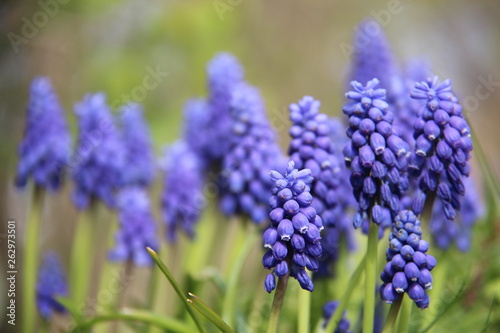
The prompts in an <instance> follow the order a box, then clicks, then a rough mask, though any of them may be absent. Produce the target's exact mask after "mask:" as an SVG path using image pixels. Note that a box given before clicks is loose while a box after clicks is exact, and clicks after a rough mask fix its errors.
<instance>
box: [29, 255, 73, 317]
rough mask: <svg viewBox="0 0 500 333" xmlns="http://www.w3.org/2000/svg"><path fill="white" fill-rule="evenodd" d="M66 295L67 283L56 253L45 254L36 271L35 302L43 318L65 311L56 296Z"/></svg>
mask: <svg viewBox="0 0 500 333" xmlns="http://www.w3.org/2000/svg"><path fill="white" fill-rule="evenodd" d="M61 296H62V297H64V296H68V283H67V281H66V275H65V274H64V271H63V268H62V266H61V262H60V261H59V257H58V256H57V254H55V253H53V252H49V253H47V254H45V256H44V258H43V261H42V264H41V266H40V268H39V271H38V281H37V285H36V303H37V307H38V312H39V313H40V316H41V317H42V318H43V319H44V320H49V319H50V317H51V316H52V314H53V313H54V312H65V311H66V309H65V308H64V306H63V305H62V304H61V303H59V302H58V301H57V300H56V297H61Z"/></svg>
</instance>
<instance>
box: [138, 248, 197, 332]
mask: <svg viewBox="0 0 500 333" xmlns="http://www.w3.org/2000/svg"><path fill="white" fill-rule="evenodd" d="M146 250H147V251H148V253H149V255H150V256H151V258H153V260H154V262H155V263H156V265H157V266H158V268H160V270H161V271H162V273H163V275H165V277H166V278H167V280H168V282H170V284H171V285H172V287H173V288H174V290H175V292H176V293H177V295H178V296H179V298H180V299H181V301H182V303H183V304H184V305H185V307H186V310H187V311H188V313H189V315H190V316H191V318H193V321H194V323H195V325H196V327H197V328H198V331H199V332H200V333H204V330H203V327H202V326H201V324H200V322H199V321H198V319H197V318H196V315H195V313H194V312H193V309H191V307H190V306H189V304H188V302H187V300H186V297H187V295H186V294H185V293H184V292H183V291H182V290H181V288H180V287H179V284H178V283H177V282H176V281H175V279H174V277H173V276H172V274H171V273H170V271H169V270H168V268H167V266H165V264H164V263H163V261H161V259H160V257H158V254H157V253H156V252H155V251H154V250H153V249H151V248H150V247H147V248H146Z"/></svg>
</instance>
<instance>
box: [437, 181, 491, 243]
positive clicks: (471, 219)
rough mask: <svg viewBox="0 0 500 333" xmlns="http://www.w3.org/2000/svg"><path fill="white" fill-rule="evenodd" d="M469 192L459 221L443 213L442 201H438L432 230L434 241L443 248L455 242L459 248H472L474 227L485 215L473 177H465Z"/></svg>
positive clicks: (464, 198)
mask: <svg viewBox="0 0 500 333" xmlns="http://www.w3.org/2000/svg"><path fill="white" fill-rule="evenodd" d="M464 185H465V187H466V188H467V192H465V195H464V197H463V199H462V210H461V211H460V214H459V215H458V218H457V221H451V220H448V219H447V218H446V216H445V215H444V213H443V207H442V206H443V205H442V203H441V201H439V200H438V201H436V202H435V203H434V207H433V213H432V218H431V223H430V232H431V235H432V238H433V239H434V242H435V243H436V245H437V246H439V247H440V248H441V249H443V250H447V249H448V248H449V247H450V246H451V245H452V244H453V243H455V245H456V247H457V248H458V250H460V251H462V252H467V251H468V250H469V248H470V243H471V237H472V227H473V226H474V224H475V223H476V221H477V220H479V219H480V218H481V217H483V216H484V204H483V201H482V200H481V198H480V197H479V193H478V191H477V188H476V184H475V182H474V180H473V179H472V178H466V179H464Z"/></svg>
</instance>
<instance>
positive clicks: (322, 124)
mask: <svg viewBox="0 0 500 333" xmlns="http://www.w3.org/2000/svg"><path fill="white" fill-rule="evenodd" d="M319 108H320V102H319V101H317V100H315V99H314V98H312V97H310V96H305V97H304V98H302V99H301V100H300V101H299V102H298V103H297V104H295V103H294V104H291V105H290V107H289V110H290V120H291V121H292V127H291V128H290V136H291V137H292V140H291V142H290V147H289V148H288V154H289V155H290V159H291V160H292V161H294V162H295V167H296V168H298V169H303V168H306V169H309V170H311V175H312V177H313V178H314V181H313V183H312V185H311V194H312V195H313V197H314V200H313V203H312V205H313V207H314V209H316V212H317V213H318V215H320V216H321V218H322V219H323V222H324V224H325V226H332V227H333V226H335V223H336V221H337V220H339V218H340V217H341V216H342V214H343V212H342V208H343V207H342V206H340V205H337V203H338V199H339V197H341V196H343V193H342V192H343V189H342V188H340V170H341V169H340V163H339V161H338V160H337V157H336V156H335V155H334V146H333V143H332V141H331V138H330V130H331V127H330V124H329V119H328V116H327V115H326V114H323V113H320V112H319Z"/></svg>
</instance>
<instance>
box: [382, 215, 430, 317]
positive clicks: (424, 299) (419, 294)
mask: <svg viewBox="0 0 500 333" xmlns="http://www.w3.org/2000/svg"><path fill="white" fill-rule="evenodd" d="M428 248H429V243H428V242H427V241H425V240H423V239H422V227H421V226H420V220H418V219H417V217H416V216H415V214H414V213H413V212H412V211H411V210H404V211H401V212H400V213H399V214H398V215H397V216H396V217H395V219H394V224H393V229H392V233H391V234H390V236H389V248H388V249H387V252H386V256H387V261H388V262H387V264H386V265H385V268H384V271H383V272H382V274H381V275H380V278H381V279H382V282H383V285H382V286H381V287H380V294H381V297H382V300H384V302H386V303H392V302H394V301H395V300H396V299H397V298H398V297H399V295H398V294H402V293H405V292H406V293H408V296H409V297H410V298H411V299H412V300H413V301H415V304H416V305H417V306H418V307H419V308H420V309H425V308H427V307H428V306H429V296H428V295H427V293H426V292H425V291H426V290H428V289H431V288H432V275H431V271H432V269H433V268H434V267H435V266H436V259H435V258H434V257H433V256H431V255H430V254H426V252H427V250H428Z"/></svg>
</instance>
